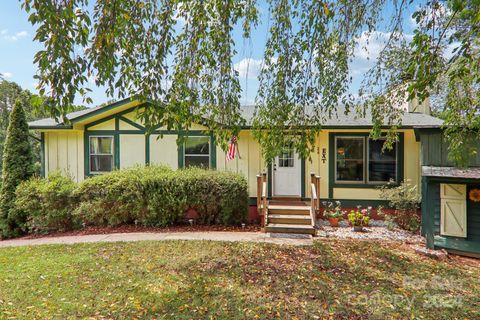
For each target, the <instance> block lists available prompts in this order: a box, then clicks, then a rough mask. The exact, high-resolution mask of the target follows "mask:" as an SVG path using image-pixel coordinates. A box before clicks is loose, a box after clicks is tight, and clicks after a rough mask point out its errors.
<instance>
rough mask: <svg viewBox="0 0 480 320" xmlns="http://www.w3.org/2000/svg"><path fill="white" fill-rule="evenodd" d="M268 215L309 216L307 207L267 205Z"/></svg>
mask: <svg viewBox="0 0 480 320" xmlns="http://www.w3.org/2000/svg"><path fill="white" fill-rule="evenodd" d="M268 213H269V214H288V215H307V214H308V215H310V207H309V206H305V205H303V206H286V205H269V206H268Z"/></svg>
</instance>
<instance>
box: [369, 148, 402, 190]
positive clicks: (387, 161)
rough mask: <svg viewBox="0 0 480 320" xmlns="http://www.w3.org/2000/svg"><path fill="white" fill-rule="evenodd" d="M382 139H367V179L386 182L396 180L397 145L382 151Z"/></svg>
mask: <svg viewBox="0 0 480 320" xmlns="http://www.w3.org/2000/svg"><path fill="white" fill-rule="evenodd" d="M384 143H385V140H384V139H381V140H375V141H374V140H369V143H368V145H369V148H368V149H369V150H368V159H369V163H368V181H370V182H388V181H390V180H394V181H396V180H397V146H396V144H394V145H393V148H392V149H391V150H385V151H384V152H382V148H383V144H384Z"/></svg>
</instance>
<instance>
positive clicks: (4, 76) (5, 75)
mask: <svg viewBox="0 0 480 320" xmlns="http://www.w3.org/2000/svg"><path fill="white" fill-rule="evenodd" d="M0 75H2V76H3V78H4V79H11V78H12V77H13V73H11V72H0Z"/></svg>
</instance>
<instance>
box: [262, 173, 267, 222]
mask: <svg viewBox="0 0 480 320" xmlns="http://www.w3.org/2000/svg"><path fill="white" fill-rule="evenodd" d="M262 214H263V219H264V226H266V225H267V224H268V201H267V181H263V183H262Z"/></svg>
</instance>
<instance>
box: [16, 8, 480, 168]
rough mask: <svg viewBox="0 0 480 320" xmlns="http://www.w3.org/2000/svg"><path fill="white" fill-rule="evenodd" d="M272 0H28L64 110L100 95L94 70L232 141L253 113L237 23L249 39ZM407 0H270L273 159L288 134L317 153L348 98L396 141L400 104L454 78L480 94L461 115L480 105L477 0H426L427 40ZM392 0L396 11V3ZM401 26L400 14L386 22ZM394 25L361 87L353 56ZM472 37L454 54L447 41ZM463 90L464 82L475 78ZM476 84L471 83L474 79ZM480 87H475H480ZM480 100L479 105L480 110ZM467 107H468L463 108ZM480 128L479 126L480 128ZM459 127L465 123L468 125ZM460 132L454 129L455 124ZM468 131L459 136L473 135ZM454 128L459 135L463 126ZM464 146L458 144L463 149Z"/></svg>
mask: <svg viewBox="0 0 480 320" xmlns="http://www.w3.org/2000/svg"><path fill="white" fill-rule="evenodd" d="M259 3H260V2H259V1H258V0H201V1H200V0H197V1H192V0H142V1H136V0H116V1H112V0H97V1H94V4H93V6H89V4H88V1H87V0H69V1H40V0H23V8H24V9H25V10H26V11H27V12H28V13H29V20H30V22H31V23H32V24H34V25H36V26H37V33H36V36H35V40H37V41H39V42H40V43H42V44H43V45H44V49H42V50H40V51H39V52H37V54H36V56H35V63H37V65H38V74H37V78H38V80H39V87H40V93H41V94H45V95H47V96H48V97H49V98H50V99H49V100H48V101H49V102H50V108H51V110H52V115H54V116H56V117H62V116H64V115H65V113H66V112H67V110H68V106H71V105H72V104H73V101H74V99H75V97H76V96H77V95H80V96H82V97H83V98H84V100H85V101H86V102H90V101H91V99H90V98H89V96H88V95H89V88H88V80H89V79H90V81H92V79H93V80H94V82H95V84H96V85H98V86H106V88H107V90H106V94H107V96H109V97H114V96H115V95H117V96H118V97H119V98H123V97H126V96H132V97H133V98H137V99H140V100H143V101H149V102H150V104H149V106H148V107H147V108H145V109H144V111H143V112H142V113H141V114H140V117H141V118H142V119H143V120H144V122H145V124H146V126H147V128H149V129H152V128H154V127H156V126H163V127H165V128H166V129H174V130H187V129H188V128H189V127H190V126H191V125H192V124H193V123H195V122H201V123H203V124H205V125H207V127H208V130H209V131H211V132H213V133H214V134H215V135H216V137H217V142H218V143H219V144H220V145H221V146H222V147H223V148H226V146H227V142H228V140H229V139H230V138H231V136H232V135H233V134H238V131H239V130H240V129H241V128H242V126H243V125H244V124H245V119H243V118H242V116H241V111H240V102H239V101H240V95H241V88H240V84H239V79H238V73H237V72H236V71H235V70H234V68H233V63H232V60H233V57H234V56H235V54H236V53H237V52H236V43H235V41H234V37H233V34H234V31H235V30H236V29H238V28H240V29H241V31H242V34H243V36H244V37H245V38H249V37H250V36H251V31H252V29H253V28H255V27H256V25H257V22H258V21H259V19H260V13H259V9H258V6H259ZM412 6H417V4H414V3H412V2H411V1H410V2H407V1H394V2H393V4H392V2H390V1H384V0H360V1H344V0H341V1H335V2H330V1H322V0H268V1H267V7H268V10H269V14H268V15H266V16H267V17H269V19H270V20H269V21H268V25H269V30H268V40H267V43H266V48H265V51H264V58H263V66H262V69H261V73H260V77H259V81H260V88H259V91H258V95H257V98H256V112H255V116H254V119H253V127H254V129H255V130H254V131H255V132H254V135H255V137H256V139H257V140H258V141H259V143H260V145H261V146H262V150H263V154H264V158H265V160H266V161H267V162H268V161H270V160H272V159H273V157H274V156H276V155H278V153H279V152H280V151H281V149H282V148H283V146H284V145H285V143H286V142H287V140H288V141H290V142H292V143H293V145H294V147H295V149H296V150H297V151H298V152H299V153H300V154H301V155H302V156H304V157H306V158H308V157H309V156H310V154H311V151H312V150H313V148H314V143H315V137H316V135H317V134H318V132H319V131H320V130H321V128H322V125H323V124H324V123H325V121H326V120H327V119H328V118H329V117H332V116H335V113H336V112H337V108H338V106H339V105H344V106H345V109H346V112H350V111H352V112H359V114H363V115H365V114H367V111H368V113H369V114H370V113H371V114H372V117H373V123H374V130H373V131H372V137H374V138H375V137H378V136H379V135H380V134H382V126H383V125H385V124H386V125H389V126H391V128H390V130H389V132H388V134H387V137H388V141H389V143H387V144H386V145H387V146H389V145H391V144H392V142H393V141H394V140H395V139H396V138H397V137H396V134H395V130H396V129H397V128H398V127H399V126H400V125H401V114H402V112H403V111H402V110H400V108H398V105H399V104H403V103H404V102H405V99H406V97H407V98H408V99H410V100H412V99H417V98H418V99H419V101H420V102H422V101H423V100H424V99H426V98H428V97H430V96H431V94H432V93H434V91H435V90H437V91H438V90H441V89H438V88H439V83H441V82H442V81H440V80H442V79H446V81H444V82H446V83H448V86H446V87H443V90H445V91H448V94H449V95H451V99H448V100H446V101H445V102H446V105H447V106H449V105H448V103H449V101H464V100H463V99H458V98H459V97H460V96H459V95H460V94H461V95H466V94H469V95H470V99H469V100H470V101H473V106H472V105H469V104H467V101H466V100H465V101H464V103H462V105H461V106H460V105H457V107H454V108H452V110H457V111H458V112H456V113H454V114H452V115H449V114H448V113H446V114H445V119H446V124H447V125H448V126H453V127H459V126H461V125H463V123H461V122H459V121H457V120H456V119H457V118H458V117H457V116H459V115H461V114H462V113H463V112H467V113H468V112H472V113H473V114H475V112H477V113H478V105H479V103H478V82H479V79H478V77H479V76H478V75H479V74H480V72H478V71H479V70H478V68H479V66H478V63H475V62H476V61H478V59H479V56H478V55H479V53H478V35H479V28H480V27H479V25H480V24H479V23H478V21H479V20H480V16H479V15H478V12H479V5H478V2H476V1H473V0H471V1H458V0H449V1H446V2H445V4H444V2H439V1H427V2H426V3H425V4H422V5H420V6H419V7H416V9H415V11H416V12H415V14H414V15H413V19H415V21H416V22H417V24H418V26H417V27H416V31H415V34H414V36H413V40H411V42H410V45H408V42H409V41H410V39H408V40H407V39H406V37H405V34H404V33H403V28H402V23H403V22H404V19H405V10H406V9H407V8H408V7H412ZM387 9H388V10H387ZM385 26H387V27H385ZM379 27H382V28H387V29H388V30H386V32H387V31H388V34H389V35H390V38H389V40H388V42H387V43H386V45H385V48H384V49H383V50H382V51H381V52H380V56H379V59H378V62H377V64H376V66H375V67H374V68H373V69H372V70H371V71H370V72H369V73H368V75H367V79H366V81H365V82H364V84H363V86H362V88H361V90H360V92H359V96H360V97H359V98H355V97H354V96H353V95H352V94H351V92H350V84H351V79H352V78H351V74H350V73H351V70H350V67H349V62H350V61H351V59H352V57H353V56H354V53H355V52H354V48H355V45H356V43H357V41H358V37H359V36H360V35H361V34H362V33H364V32H371V31H373V30H378V28H379ZM456 43H458V46H457V49H456V50H455V51H454V52H453V56H452V57H451V58H450V59H445V54H444V51H445V50H444V49H445V46H447V45H452V44H456ZM465 77H466V78H470V79H471V81H467V82H463V84H462V86H463V89H461V90H455V89H454V88H458V83H459V81H460V82H461V81H462V79H463V78H465ZM466 85H467V86H466ZM472 99H473V100H472ZM476 108H477V109H476ZM455 115H456V116H455ZM472 129H473V128H472ZM461 131H462V130H457V131H455V132H461ZM447 136H448V137H453V135H452V134H447ZM462 136H463V134H462V135H458V136H457V138H456V139H457V140H459V139H460V137H462ZM452 139H453V138H452ZM452 153H453V154H454V156H455V154H458V152H455V151H454V150H453V152H452Z"/></svg>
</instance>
